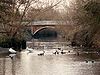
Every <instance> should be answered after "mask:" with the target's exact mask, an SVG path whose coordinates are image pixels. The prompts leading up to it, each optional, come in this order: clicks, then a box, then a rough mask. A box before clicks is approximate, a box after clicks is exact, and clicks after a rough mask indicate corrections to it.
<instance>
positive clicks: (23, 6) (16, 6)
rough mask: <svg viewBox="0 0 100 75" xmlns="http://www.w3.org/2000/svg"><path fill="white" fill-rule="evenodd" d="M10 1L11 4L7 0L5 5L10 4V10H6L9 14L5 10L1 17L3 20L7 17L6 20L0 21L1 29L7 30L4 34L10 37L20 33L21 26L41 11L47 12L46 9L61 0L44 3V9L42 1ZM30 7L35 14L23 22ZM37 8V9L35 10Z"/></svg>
mask: <svg viewBox="0 0 100 75" xmlns="http://www.w3.org/2000/svg"><path fill="white" fill-rule="evenodd" d="M5 1H7V0H5ZM8 1H9V0H8ZM11 2H12V3H11ZM11 2H10V3H11V4H9V2H7V3H6V5H8V4H9V6H10V10H8V11H9V15H8V16H7V14H8V13H6V12H5V15H4V16H3V17H2V18H4V20H5V19H8V21H7V22H6V21H3V22H4V23H3V22H1V26H2V28H3V30H4V31H6V32H7V33H6V35H7V36H9V37H10V38H12V37H16V36H17V34H20V33H19V32H20V31H21V30H22V28H24V27H25V26H28V25H29V24H30V22H31V21H32V20H34V18H35V17H37V16H40V14H41V13H43V12H47V11H48V10H50V9H52V8H54V7H55V6H57V5H58V4H59V3H60V2H61V0H60V1H57V2H56V3H51V4H48V3H47V4H45V5H46V6H45V8H46V9H45V10H44V9H42V8H43V7H44V2H41V1H39V0H11ZM39 3H40V4H41V5H40V4H39ZM31 9H35V10H34V11H35V12H36V13H35V12H34V14H35V15H33V17H32V18H31V19H30V20H28V22H25V20H27V14H28V13H29V12H30V11H31ZM37 10H39V11H38V12H37ZM42 15H43V14H42Z"/></svg>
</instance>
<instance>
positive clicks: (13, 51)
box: [9, 48, 17, 54]
mask: <svg viewBox="0 0 100 75" xmlns="http://www.w3.org/2000/svg"><path fill="white" fill-rule="evenodd" d="M9 53H11V54H16V53H17V52H16V51H15V50H14V49H12V48H9Z"/></svg>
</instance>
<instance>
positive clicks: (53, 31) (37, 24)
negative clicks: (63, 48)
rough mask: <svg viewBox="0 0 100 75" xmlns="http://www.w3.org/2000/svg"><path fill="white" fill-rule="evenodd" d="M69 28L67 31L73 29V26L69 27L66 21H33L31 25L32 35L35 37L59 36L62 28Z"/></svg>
mask: <svg viewBox="0 0 100 75" xmlns="http://www.w3.org/2000/svg"><path fill="white" fill-rule="evenodd" d="M65 26H67V29H70V28H71V25H67V24H66V22H65V21H47V20H46V21H33V22H31V23H30V24H29V28H30V29H31V33H32V34H33V36H37V37H41V36H45V37H48V36H57V35H58V32H59V31H60V29H61V27H65Z"/></svg>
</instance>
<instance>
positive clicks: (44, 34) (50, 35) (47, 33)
mask: <svg viewBox="0 0 100 75" xmlns="http://www.w3.org/2000/svg"><path fill="white" fill-rule="evenodd" d="M33 36H34V38H35V39H55V38H57V31H56V30H55V29H54V28H49V27H44V28H40V29H38V30H37V31H36V32H34V34H33Z"/></svg>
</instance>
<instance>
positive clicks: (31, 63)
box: [0, 42, 100, 75]
mask: <svg viewBox="0 0 100 75" xmlns="http://www.w3.org/2000/svg"><path fill="white" fill-rule="evenodd" d="M53 43H54V42H52V43H48V42H43V43H41V44H39V43H36V44H34V45H37V44H38V45H43V46H44V45H45V46H44V47H43V49H38V50H37V49H34V51H33V53H28V51H26V50H23V51H22V52H20V53H17V54H16V55H15V56H14V55H13V58H10V57H9V56H8V55H4V54H3V55H2V54H1V55H0V75H100V56H99V55H97V53H91V54H87V53H86V52H84V53H83V52H81V49H80V50H79V52H80V55H79V56H78V55H76V50H75V49H73V48H72V47H69V46H66V44H63V43H62V44H61V42H60V44H59V43H54V44H53ZM52 44H53V45H52ZM48 45H50V46H51V47H52V48H55V49H56V48H57V47H61V48H62V49H63V50H64V51H65V52H66V54H64V55H62V54H59V55H54V54H52V53H53V52H54V51H55V49H50V48H48V47H47V46H48ZM42 50H45V52H46V53H45V55H44V56H38V53H41V52H42ZM69 50H70V53H68V51H69ZM86 60H88V62H87V61H86ZM92 61H93V63H92Z"/></svg>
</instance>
